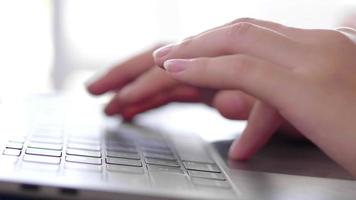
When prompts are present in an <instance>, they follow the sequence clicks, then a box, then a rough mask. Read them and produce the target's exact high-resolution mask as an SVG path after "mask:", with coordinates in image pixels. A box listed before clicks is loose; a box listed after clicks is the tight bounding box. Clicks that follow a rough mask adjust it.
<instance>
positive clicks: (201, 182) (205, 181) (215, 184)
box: [192, 178, 230, 188]
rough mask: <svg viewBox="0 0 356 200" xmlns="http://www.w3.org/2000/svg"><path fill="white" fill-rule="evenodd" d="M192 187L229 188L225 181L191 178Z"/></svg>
mask: <svg viewBox="0 0 356 200" xmlns="http://www.w3.org/2000/svg"><path fill="white" fill-rule="evenodd" d="M192 182H193V184H194V185H200V186H207V187H219V188H229V187H230V184H229V183H228V182H227V181H220V180H212V179H204V178H192Z"/></svg>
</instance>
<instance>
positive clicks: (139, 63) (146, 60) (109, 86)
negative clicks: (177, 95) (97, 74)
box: [88, 47, 158, 95]
mask: <svg viewBox="0 0 356 200" xmlns="http://www.w3.org/2000/svg"><path fill="white" fill-rule="evenodd" d="M157 48H158V47H154V48H152V49H149V50H147V51H145V52H144V53H142V54H139V55H137V56H135V57H133V58H131V59H129V60H128V61H126V62H124V63H122V64H119V65H117V66H115V67H114V68H112V69H111V70H110V71H108V72H107V73H106V74H105V75H104V76H102V77H101V78H99V79H97V80H96V81H94V82H92V83H91V84H89V85H88V91H89V92H90V93H92V94H95V95H98V94H103V93H105V92H108V91H110V90H117V89H120V88H121V87H123V86H124V85H125V84H126V83H128V82H130V81H132V80H133V79H135V78H136V77H137V76H139V75H140V74H142V73H143V72H145V71H146V70H147V69H149V68H152V67H153V66H154V62H153V58H152V51H153V50H155V49H157Z"/></svg>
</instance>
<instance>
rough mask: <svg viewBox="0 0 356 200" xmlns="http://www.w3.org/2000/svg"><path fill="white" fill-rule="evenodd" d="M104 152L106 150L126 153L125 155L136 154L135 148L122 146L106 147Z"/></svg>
mask: <svg viewBox="0 0 356 200" xmlns="http://www.w3.org/2000/svg"><path fill="white" fill-rule="evenodd" d="M106 150H108V151H117V152H127V153H138V152H137V149H136V147H132V146H123V145H112V146H107V147H106Z"/></svg>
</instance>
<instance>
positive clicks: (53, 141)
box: [30, 136, 63, 144]
mask: <svg viewBox="0 0 356 200" xmlns="http://www.w3.org/2000/svg"><path fill="white" fill-rule="evenodd" d="M30 141H31V142H39V143H49V144H62V143H63V141H62V139H61V138H47V137H38V136H36V137H31V139H30Z"/></svg>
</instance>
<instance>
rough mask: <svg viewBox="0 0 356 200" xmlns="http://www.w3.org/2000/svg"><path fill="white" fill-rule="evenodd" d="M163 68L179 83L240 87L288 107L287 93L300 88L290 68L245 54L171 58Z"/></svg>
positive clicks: (268, 101) (225, 88)
mask: <svg viewBox="0 0 356 200" xmlns="http://www.w3.org/2000/svg"><path fill="white" fill-rule="evenodd" d="M164 67H165V68H166V70H167V72H169V73H170V74H171V75H172V77H173V78H175V79H177V80H179V81H181V82H183V83H186V84H191V85H194V86H198V87H205V88H214V89H223V90H228V89H233V90H241V91H243V92H244V93H246V94H249V95H251V96H253V97H256V98H258V99H261V100H262V101H265V102H267V103H269V104H271V105H273V106H288V105H287V104H288V103H289V101H290V100H289V98H288V94H294V93H296V92H298V91H296V90H299V89H300V86H299V85H300V84H299V81H297V80H296V79H297V76H295V75H294V74H293V73H292V72H293V71H291V70H289V69H286V68H284V67H280V66H276V65H275V64H274V63H271V62H267V61H264V60H261V59H258V58H254V57H251V56H246V55H230V56H221V57H215V58H196V59H189V60H182V59H175V60H170V61H167V62H166V63H165V66H164ZM277 91H278V92H277ZM281 109H283V108H281Z"/></svg>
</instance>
